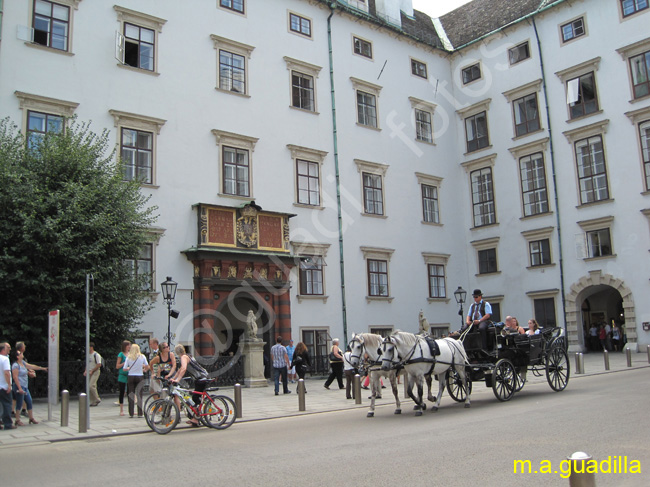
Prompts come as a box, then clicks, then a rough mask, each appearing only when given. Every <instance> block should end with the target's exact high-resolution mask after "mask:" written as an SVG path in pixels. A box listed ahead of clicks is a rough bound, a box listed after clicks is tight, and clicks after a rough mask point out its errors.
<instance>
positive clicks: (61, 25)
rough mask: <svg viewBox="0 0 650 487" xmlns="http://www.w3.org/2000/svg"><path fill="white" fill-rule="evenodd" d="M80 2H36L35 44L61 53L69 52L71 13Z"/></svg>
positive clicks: (34, 19) (40, 0)
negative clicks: (71, 6)
mask: <svg viewBox="0 0 650 487" xmlns="http://www.w3.org/2000/svg"><path fill="white" fill-rule="evenodd" d="M78 3H79V2H70V1H68V2H50V1H47V0H35V1H34V17H33V19H32V28H33V36H34V39H33V40H34V43H35V44H40V45H41V46H46V47H51V48H53V49H58V50H60V51H69V46H68V44H69V42H68V41H69V38H70V25H71V11H70V4H72V5H74V7H75V8H77V5H76V4H78Z"/></svg>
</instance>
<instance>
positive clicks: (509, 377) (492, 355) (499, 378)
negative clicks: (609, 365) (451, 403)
mask: <svg viewBox="0 0 650 487" xmlns="http://www.w3.org/2000/svg"><path fill="white" fill-rule="evenodd" d="M487 333H488V341H487V342H488V349H487V350H485V349H483V348H482V346H481V336H480V332H479V331H478V330H473V329H471V328H470V329H469V330H468V332H467V333H466V334H465V335H464V336H463V337H462V338H461V339H462V341H463V344H464V347H465V352H466V354H467V358H468V361H469V365H467V366H466V378H467V388H468V391H469V392H470V393H471V390H472V382H478V381H483V382H485V385H486V386H487V387H492V390H493V391H494V395H495V396H496V398H497V399H498V400H499V401H508V400H509V399H510V398H511V397H512V396H513V395H514V393H515V392H518V391H520V390H521V389H522V388H523V386H524V384H525V383H526V376H527V373H528V372H530V373H532V374H533V375H534V376H536V377H541V376H542V375H544V374H546V380H547V381H548V384H549V386H551V389H553V390H554V391H557V392H559V391H562V390H564V388H565V387H566V386H567V383H568V382H569V372H570V365H569V357H568V355H567V352H566V340H565V337H564V330H563V329H562V328H542V329H541V330H540V333H539V334H538V335H527V334H525V335H521V334H504V333H502V328H501V327H500V326H498V325H497V326H491V327H489V328H488V329H487ZM446 387H447V391H448V392H449V395H450V396H451V397H452V399H454V400H455V401H458V402H464V401H465V396H466V391H465V389H464V388H463V387H462V380H461V377H460V376H459V375H458V374H456V373H455V371H453V370H452V371H451V373H449V374H447V377H446Z"/></svg>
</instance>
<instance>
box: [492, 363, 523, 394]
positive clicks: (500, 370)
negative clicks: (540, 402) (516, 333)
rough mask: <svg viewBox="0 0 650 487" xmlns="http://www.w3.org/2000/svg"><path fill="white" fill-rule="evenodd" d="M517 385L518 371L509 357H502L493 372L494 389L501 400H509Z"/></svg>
mask: <svg viewBox="0 0 650 487" xmlns="http://www.w3.org/2000/svg"><path fill="white" fill-rule="evenodd" d="M516 387H517V372H516V371H515V366H514V365H512V362H511V361H510V360H508V359H505V358H504V359H501V360H499V361H498V362H497V364H496V365H495V366H494V371H493V372H492V390H493V391H494V395H495V396H496V398H497V399H498V400H499V401H508V400H510V398H511V397H512V395H513V394H514V393H515V388H516Z"/></svg>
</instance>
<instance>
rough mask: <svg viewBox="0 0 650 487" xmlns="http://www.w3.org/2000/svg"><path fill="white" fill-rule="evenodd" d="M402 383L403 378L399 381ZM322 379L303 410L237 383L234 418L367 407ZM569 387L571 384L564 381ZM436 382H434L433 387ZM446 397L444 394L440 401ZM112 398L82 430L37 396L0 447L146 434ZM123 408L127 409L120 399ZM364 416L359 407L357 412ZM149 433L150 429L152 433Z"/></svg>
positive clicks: (269, 390)
mask: <svg viewBox="0 0 650 487" xmlns="http://www.w3.org/2000/svg"><path fill="white" fill-rule="evenodd" d="M609 357H610V370H609V371H605V367H604V360H603V354H602V353H590V354H585V355H584V364H585V374H584V375H585V376H587V375H595V374H600V373H614V372H624V371H625V370H631V369H629V368H628V367H627V358H626V355H625V354H624V353H620V352H619V353H615V352H611V353H610V354H609ZM569 360H570V363H571V364H570V365H571V380H575V379H579V378H580V377H583V375H576V374H575V365H576V361H575V356H574V355H573V354H571V355H570V356H569ZM644 367H646V368H650V365H649V364H648V357H647V354H646V353H633V354H632V368H633V369H638V368H644ZM528 380H529V382H530V383H531V384H534V383H538V382H546V378H545V377H543V376H542V377H533V376H532V374H528ZM402 382H403V381H402ZM323 383H324V381H323V380H310V379H308V380H306V381H305V384H306V387H307V391H308V394H307V395H306V396H305V406H306V411H304V412H301V411H298V395H297V394H296V384H290V386H291V391H292V392H291V394H286V395H285V394H280V395H279V396H275V395H274V393H273V384H272V383H269V387H260V388H254V389H247V388H242V418H241V419H238V420H237V421H238V422H239V421H256V420H264V419H273V418H281V417H288V416H296V415H302V414H316V413H323V412H331V411H339V410H344V409H353V408H360V409H364V410H365V409H366V408H368V406H369V404H370V401H369V400H368V396H369V393H370V391H366V390H362V391H361V392H362V396H361V397H362V404H361V405H357V404H355V401H354V400H347V399H346V398H345V391H341V390H338V389H337V388H336V383H334V384H332V386H331V390H326V389H325V388H324V387H323ZM568 387H571V383H569V386H568ZM398 388H399V393H400V400H402V397H403V394H404V385H403V384H401V385H400V386H398ZM435 390H436V385H435V383H434V391H435ZM220 392H222V393H223V394H226V395H230V396H231V397H233V399H234V394H233V388H232V387H225V388H222V389H220ZM488 393H489V394H491V393H492V391H491V390H490V389H488V388H486V387H475V388H474V390H473V391H472V395H475V394H488ZM445 399H446V400H449V397H448V396H447V394H446V393H445V395H444V396H443V402H444V401H445ZM116 402H117V397H115V396H106V397H104V398H103V400H102V403H101V404H100V405H99V406H97V407H93V408H90V428H89V429H88V431H87V432H86V433H79V414H78V413H79V406H78V405H79V403H78V401H76V400H75V399H74V398H72V400H71V401H70V410H69V422H68V426H67V427H62V426H61V425H60V423H61V410H60V405H59V406H56V407H55V408H54V409H53V411H52V420H51V421H48V405H47V403H44V402H41V401H37V402H36V403H35V404H34V417H35V418H36V419H37V420H38V421H39V424H37V425H30V424H27V418H23V419H24V421H23V422H24V423H25V426H21V427H18V428H17V429H14V430H11V431H0V449H2V448H10V447H21V446H30V445H37V444H44V443H50V442H56V441H66V440H76V439H90V438H96V437H103V436H115V435H126V434H138V433H152V432H151V430H150V429H149V428H148V427H147V424H146V422H145V420H144V419H143V418H129V416H128V414H127V415H126V416H120V415H119V411H120V410H119V407H118V406H117V405H116V404H115V403H116ZM404 402H405V403H406V404H403V405H402V409H403V411H404V412H406V411H409V410H410V409H411V407H412V406H411V404H412V402H411V400H410V399H409V400H407V401H404ZM393 405H394V398H393V397H392V394H391V393H390V391H389V389H384V390H383V398H382V399H381V400H377V406H378V407H380V408H381V407H390V408H392V406H393ZM125 410H127V407H126V404H125ZM362 414H363V416H365V411H364V413H362ZM184 423H185V418H182V419H181V423H180V424H179V426H178V428H184V427H186V426H185V424H184ZM152 434H153V433H152Z"/></svg>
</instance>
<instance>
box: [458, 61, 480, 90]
mask: <svg viewBox="0 0 650 487" xmlns="http://www.w3.org/2000/svg"><path fill="white" fill-rule="evenodd" d="M461 74H462V78H463V84H464V85H466V84H468V83H471V82H472V81H474V80H477V79H479V78H480V77H481V67H480V66H479V64H478V63H476V64H473V65H471V66H468V67H466V68H463V70H462V72H461Z"/></svg>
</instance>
